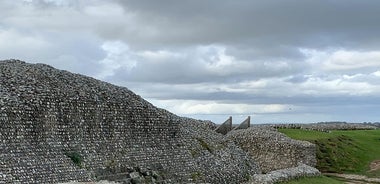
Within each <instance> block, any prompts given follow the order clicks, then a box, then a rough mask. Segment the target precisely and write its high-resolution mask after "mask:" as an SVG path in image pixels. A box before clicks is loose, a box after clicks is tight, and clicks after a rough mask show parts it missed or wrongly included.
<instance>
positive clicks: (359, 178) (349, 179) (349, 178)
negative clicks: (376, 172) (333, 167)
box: [325, 173, 380, 184]
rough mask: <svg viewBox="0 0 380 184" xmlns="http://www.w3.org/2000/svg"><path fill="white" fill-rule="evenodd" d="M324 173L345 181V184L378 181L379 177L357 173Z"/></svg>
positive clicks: (363, 183)
mask: <svg viewBox="0 0 380 184" xmlns="http://www.w3.org/2000/svg"><path fill="white" fill-rule="evenodd" d="M325 175H328V176H334V177H338V178H341V179H343V180H344V181H346V182H345V183H346V184H365V183H379V184H380V178H368V177H367V176H363V175H357V174H338V173H326V174H325Z"/></svg>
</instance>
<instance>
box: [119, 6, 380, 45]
mask: <svg viewBox="0 0 380 184" xmlns="http://www.w3.org/2000/svg"><path fill="white" fill-rule="evenodd" d="M119 2H120V3H121V4H123V5H124V7H125V9H126V11H127V12H128V11H133V13H135V14H136V15H137V18H138V19H139V20H140V21H139V22H140V23H141V24H146V25H148V27H151V28H153V29H155V30H156V31H157V34H154V35H151V37H148V38H147V40H145V39H144V38H143V37H141V38H138V41H141V42H144V41H147V42H148V43H152V44H155V43H164V44H183V43H189V44H194V43H196V44H199V43H200V44H210V43H227V44H234V43H247V45H248V46H253V45H254V46H261V45H263V44H267V45H271V46H272V47H276V46H278V45H279V46H284V45H285V46H289V47H311V48H320V47H326V46H328V47H331V46H337V47H355V46H356V45H359V44H360V45H361V46H363V45H362V43H363V41H366V40H372V43H373V42H376V45H378V43H379V38H378V37H377V33H378V32H379V29H380V25H379V24H376V21H377V19H378V18H379V14H378V12H379V10H380V6H379V4H380V2H377V1H371V0H366V1H360V2H358V1H354V0H349V1H327V0H322V1H313V0H306V1H296V0H287V1H281V3H279V2H278V1H274V0H268V1H257V0H255V1H248V0H242V1H216V0H211V1H201V0H195V1H172V0H167V1H156V2H151V1H146V0H142V1H119ZM364 33H365V34H364ZM126 38H127V40H128V38H129V37H128V36H126ZM136 41H137V40H136Z"/></svg>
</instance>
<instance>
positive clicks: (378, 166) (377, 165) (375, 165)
mask: <svg viewBox="0 0 380 184" xmlns="http://www.w3.org/2000/svg"><path fill="white" fill-rule="evenodd" d="M369 168H370V170H369V172H372V171H377V170H380V160H375V161H373V162H371V164H369Z"/></svg>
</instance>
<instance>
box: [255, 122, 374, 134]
mask: <svg viewBox="0 0 380 184" xmlns="http://www.w3.org/2000/svg"><path fill="white" fill-rule="evenodd" d="M261 126H270V127H273V128H289V129H304V130H315V131H322V132H328V131H331V130H374V129H377V128H378V127H377V126H376V125H375V124H365V123H345V122H330V123H310V124H268V125H255V127H261Z"/></svg>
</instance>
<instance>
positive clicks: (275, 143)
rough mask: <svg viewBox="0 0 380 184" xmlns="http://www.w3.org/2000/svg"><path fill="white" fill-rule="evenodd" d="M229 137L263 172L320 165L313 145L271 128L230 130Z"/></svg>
mask: <svg viewBox="0 0 380 184" xmlns="http://www.w3.org/2000/svg"><path fill="white" fill-rule="evenodd" d="M227 137H228V138H229V139H230V140H233V141H234V142H235V144H237V145H239V146H240V147H241V148H242V149H243V150H244V151H246V152H247V153H248V154H249V155H250V156H251V157H252V158H253V159H254V160H255V161H256V162H257V164H258V165H259V166H260V168H261V169H262V171H263V172H264V173H268V172H270V171H274V170H279V169H286V168H293V167H297V166H299V165H300V164H306V165H309V166H315V165H316V163H317V160H316V147H315V145H314V144H312V143H310V142H307V141H298V140H294V139H291V138H289V137H287V136H286V135H284V134H282V133H280V132H278V131H277V130H276V129H274V128H272V127H270V126H255V127H250V128H248V129H242V130H235V131H231V132H229V133H228V134H227Z"/></svg>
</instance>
